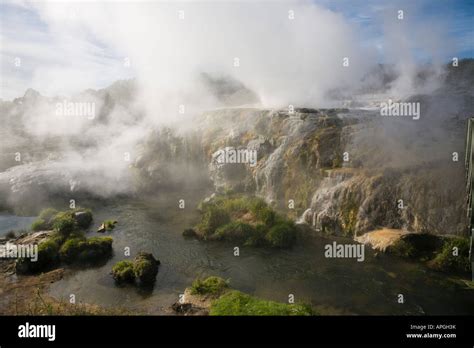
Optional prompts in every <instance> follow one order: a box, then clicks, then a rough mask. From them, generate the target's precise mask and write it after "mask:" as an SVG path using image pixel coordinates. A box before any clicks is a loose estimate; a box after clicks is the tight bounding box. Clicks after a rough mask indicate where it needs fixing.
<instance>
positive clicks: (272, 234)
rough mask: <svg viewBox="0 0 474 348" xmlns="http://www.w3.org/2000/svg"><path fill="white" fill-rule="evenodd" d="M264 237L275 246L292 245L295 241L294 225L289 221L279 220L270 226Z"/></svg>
mask: <svg viewBox="0 0 474 348" xmlns="http://www.w3.org/2000/svg"><path fill="white" fill-rule="evenodd" d="M265 238H266V239H267V241H268V243H269V244H270V245H272V246H274V247H277V248H284V247H287V246H288V245H293V244H294V243H295V241H296V226H295V224H294V223H293V222H290V221H283V222H280V223H278V224H276V225H275V226H273V227H272V228H270V230H269V231H268V233H267V235H266V236H265Z"/></svg>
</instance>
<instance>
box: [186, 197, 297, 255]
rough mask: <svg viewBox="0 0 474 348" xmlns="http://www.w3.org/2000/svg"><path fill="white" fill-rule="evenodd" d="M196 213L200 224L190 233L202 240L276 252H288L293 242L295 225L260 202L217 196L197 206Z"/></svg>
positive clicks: (254, 198)
mask: <svg viewBox="0 0 474 348" xmlns="http://www.w3.org/2000/svg"><path fill="white" fill-rule="evenodd" d="M200 209H201V211H202V218H201V222H200V223H199V224H198V225H197V226H196V227H195V229H194V230H195V232H196V234H197V235H198V237H200V238H202V239H207V240H226V241H233V242H242V243H244V244H245V245H253V246H265V245H266V246H272V247H277V248H288V247H291V246H292V245H293V244H294V243H295V242H296V226H295V224H294V223H293V222H292V221H291V220H288V219H287V218H285V217H284V216H281V215H279V214H277V213H276V212H275V211H274V210H273V209H272V208H271V207H270V206H269V205H268V204H267V203H266V202H265V201H264V200H263V199H261V198H258V197H248V196H240V195H237V196H219V197H215V198H214V199H213V200H212V201H210V202H206V203H201V204H200Z"/></svg>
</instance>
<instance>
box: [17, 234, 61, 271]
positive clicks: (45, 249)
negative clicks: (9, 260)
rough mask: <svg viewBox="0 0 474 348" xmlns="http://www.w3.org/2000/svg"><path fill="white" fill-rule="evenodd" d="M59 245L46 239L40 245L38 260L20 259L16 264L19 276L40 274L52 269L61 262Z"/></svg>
mask: <svg viewBox="0 0 474 348" xmlns="http://www.w3.org/2000/svg"><path fill="white" fill-rule="evenodd" d="M58 251H59V245H58V244H57V243H56V242H55V241H54V240H51V239H46V240H44V241H42V242H41V243H40V244H39V245H38V259H37V260H36V261H33V260H32V259H31V258H24V259H19V260H17V262H16V265H15V267H16V271H17V273H19V274H26V273H38V272H42V271H46V270H49V269H51V268H52V267H53V266H54V265H56V264H57V262H58V261H59V258H58Z"/></svg>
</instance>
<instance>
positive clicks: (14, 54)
mask: <svg viewBox="0 0 474 348" xmlns="http://www.w3.org/2000/svg"><path fill="white" fill-rule="evenodd" d="M120 3H121V5H120V6H122V7H126V5H123V4H124V3H126V1H121V2H120ZM150 3H152V2H150V1H148V2H147V1H145V2H143V3H140V4H139V5H136V6H137V7H143V8H145V7H147V6H150ZM195 3H196V2H193V4H195ZM213 3H215V4H217V3H222V2H217V1H216V2H209V1H208V2H207V3H206V4H207V5H206V6H208V7H207V8H211V9H212V4H213ZM234 3H235V2H234ZM237 3H238V2H237ZM299 3H302V2H284V1H283V2H282V1H280V2H279V8H280V9H282V11H286V8H288V9H289V10H290V9H293V8H298V6H296V5H295V4H298V5H299ZM313 3H314V4H316V5H317V6H318V8H319V10H318V12H317V13H316V12H315V14H314V15H315V16H316V17H314V18H318V19H319V20H321V22H322V23H326V22H325V21H326V20H328V22H327V23H326V24H325V27H327V31H326V32H324V33H321V31H322V30H323V29H324V28H323V29H321V28H322V27H317V26H315V27H314V28H313V27H311V28H308V31H307V34H308V37H305V38H304V40H301V42H304V45H303V44H302V43H294V44H293V43H291V44H288V45H289V46H291V47H294V48H295V50H296V51H299V52H305V51H306V46H307V45H308V42H310V40H311V39H314V40H315V42H317V45H319V47H323V46H321V45H327V46H324V47H327V48H325V49H326V50H331V49H332V47H331V42H326V41H331V40H324V38H319V37H318V36H319V34H320V33H321V36H324V37H329V38H334V45H335V46H336V48H334V50H336V51H337V50H338V49H339V51H341V52H343V51H344V49H343V47H342V46H341V47H339V46H337V45H338V44H340V45H343V44H344V45H348V46H349V45H352V44H354V45H355V46H357V49H354V48H352V47H351V50H352V51H350V52H355V51H357V52H358V55H357V56H358V57H360V59H363V58H364V54H363V52H364V51H367V57H368V58H367V59H368V60H369V59H370V60H372V59H374V61H375V62H379V63H393V64H396V63H397V62H399V61H401V60H404V58H405V56H406V55H410V56H412V57H413V59H414V61H415V62H418V63H419V62H433V61H438V62H441V61H442V62H444V63H446V62H448V61H450V60H451V59H452V57H458V58H465V57H474V1H470V0H407V1H383V0H318V1H313ZM77 4H78V5H77V8H78V9H79V10H77V11H76V10H75V9H74V6H75V5H74V3H72V5H71V2H69V3H68V5H67V6H66V5H65V4H64V3H63V2H60V1H59V2H51V1H50V2H45V1H35V2H28V1H9V0H6V1H2V2H1V4H0V59H1V61H0V68H1V70H0V78H1V81H0V87H1V89H0V98H1V99H6V100H11V99H13V98H15V97H19V96H22V95H23V94H24V93H25V91H26V89H28V88H33V89H36V90H38V91H40V92H41V93H42V94H43V95H47V96H53V95H68V94H72V93H77V92H79V91H81V90H84V89H87V88H94V89H98V88H104V87H106V86H108V85H110V84H111V83H113V82H114V81H116V80H119V79H128V78H132V77H136V76H137V75H141V76H146V75H147V74H150V73H154V72H155V70H153V71H150V70H147V69H144V68H139V69H138V70H137V65H136V64H128V62H129V61H130V59H131V56H132V54H131V53H130V49H131V48H132V49H133V50H135V51H137V50H138V51H141V52H144V51H145V50H147V43H148V42H149V41H150V40H152V38H153V34H150V36H148V33H147V34H146V35H143V36H140V37H138V36H132V35H131V33H132V34H133V32H134V31H136V32H138V33H141V32H140V28H141V27H140V26H141V25H144V24H143V23H147V25H148V26H153V25H155V23H154V19H153V16H152V15H151V14H150V16H147V11H142V12H140V11H138V10H137V11H135V9H132V10H129V12H130V13H129V15H130V18H131V19H130V21H128V20H127V18H128V17H127V15H128V13H127V10H125V11H117V13H115V12H113V11H110V12H109V10H110V9H112V7H113V6H114V3H113V1H108V2H105V4H106V5H104V6H103V7H102V6H95V5H94V4H92V3H91V2H77ZM102 4H104V2H102ZM198 4H199V2H198ZM262 4H263V7H261V8H260V9H259V11H260V10H262V8H263V9H264V6H265V4H271V2H262ZM107 6H108V7H107ZM170 6H171V5H168V4H165V5H164V7H165V8H167V7H170ZM246 6H248V2H244V1H242V2H241V6H240V7H241V9H239V10H238V11H235V12H236V16H235V18H234V19H233V21H231V23H234V24H235V23H238V20H241V21H242V23H244V24H243V25H244V26H245V25H247V24H246V20H247V18H246V14H245V7H246ZM268 6H270V5H268ZM176 8H179V5H178V7H176ZM399 10H403V11H404V21H405V22H404V23H407V25H403V26H401V25H400V24H399V23H397V22H396V21H394V18H395V16H396V15H397V13H398V11H399ZM249 11H251V10H249ZM210 12H212V10H211V11H207V12H206V11H201V13H202V14H204V15H209V18H206V20H207V21H208V22H212V21H214V20H215V21H216V23H217V22H218V21H219V20H217V19H215V18H214V17H213V15H212V14H210ZM124 13H125V17H124ZM229 13H230V14H231V15H232V13H233V12H232V11H229ZM259 13H260V12H259ZM283 13H284V12H283ZM273 14H276V15H279V12H278V11H277V10H275V11H273V10H272V11H268V16H271V15H273ZM265 15H266V12H265V11H264V10H262V11H261V16H265ZM140 16H142V17H143V23H141V22H142V21H141V17H140ZM239 16H240V17H239ZM285 16H286V13H285ZM318 16H319V17H318ZM303 17H304V20H306V21H307V22H302V23H311V20H310V18H309V17H308V16H307V15H306V14H305V13H301V11H300V12H296V15H295V21H298V20H299V19H300V18H303ZM236 18H237V19H236ZM267 20H268V21H269V22H268V23H270V24H269V25H270V26H271V22H270V21H271V19H264V18H262V23H267V22H266V21H267ZM249 21H250V20H249ZM223 23H224V24H225V22H223ZM333 23H334V25H333ZM336 24H337V26H336ZM221 25H222V24H221ZM252 25H255V21H254V22H249V23H248V27H249V28H253V29H254V30H255V31H259V30H261V28H260V27H259V26H254V27H252ZM305 25H306V24H305ZM216 28H218V27H213V26H212V24H210V25H209V28H207V27H206V28H204V29H203V31H202V32H203V33H206V30H214V31H215V30H219V29H216ZM304 28H305V27H304V25H301V26H300V28H299V30H301V31H299V32H298V35H299V36H291V35H289V36H288V37H287V39H288V38H289V40H292V39H295V38H296V39H295V40H296V41H298V40H299V37H300V36H302V35H303V36H304V35H305V34H306V33H305V31H304V30H305V29H304ZM340 28H342V29H340ZM158 29H161V30H164V31H166V27H163V26H162V27H160V24H159V23H158V24H157V29H156V30H155V31H153V30H152V31H150V32H151V33H155V32H157V33H158V34H156V35H157V36H160V34H159V31H158ZM234 29H235V31H236V32H240V31H241V28H239V27H235V28H234ZM339 29H340V31H339ZM245 30H246V29H245V28H244V30H243V32H244V33H247V34H246V35H247V37H248V38H249V39H251V36H253V34H252V31H245ZM289 30H292V29H289ZM318 30H319V31H318ZM295 32H296V31H295ZM333 32H334V33H333ZM299 33H304V34H299ZM352 34H354V37H352ZM212 35H214V34H211V35H210V36H212ZM259 35H260V33H259V32H257V33H256V37H263V38H264V41H267V40H265V36H263V34H262V36H259ZM265 35H266V34H265ZM282 35H283V36H282V37H286V36H285V35H286V34H285V33H282ZM231 36H232V35H231ZM235 37H236V40H239V38H241V36H239V35H237V34H236V35H235ZM122 38H123V40H122ZM199 40H200V38H196V42H198V43H199V45H202V46H207V45H209V47H210V48H211V49H212V48H214V49H215V47H216V46H212V45H213V43H212V42H206V40H203V41H199ZM219 40H220V38H219V37H217V36H216V40H215V42H216V45H217V43H219V42H220V41H219ZM272 40H278V37H277V38H275V37H271V39H269V40H268V41H270V43H268V45H269V46H268V49H269V50H272V49H274V48H276V47H277V43H278V42H277V41H275V42H274V41H272ZM318 40H319V41H318ZM122 41H123V42H122ZM137 41H140V43H138V42H137ZM142 42H143V43H142ZM243 42H245V40H244V41H243ZM394 42H396V44H394ZM239 43H240V42H239V41H236V45H237V46H238V45H239ZM139 44H140V45H139ZM160 45H161V44H160ZM160 45H154V44H153V42H151V43H150V46H149V47H150V48H149V49H150V50H152V51H153V50H155V51H156V50H160V47H163V51H164V52H170V53H169V56H167V57H166V58H167V59H169V60H170V61H172V60H176V61H177V63H176V64H180V63H181V55H185V54H187V53H188V51H183V52H180V51H179V44H177V43H173V42H171V43H169V42H167V41H166V40H165V41H164V45H163V46H160ZM196 45H197V44H196ZM242 45H243V44H242ZM266 45H267V42H263V43H262V48H267V46H266ZM305 45H306V46H305ZM315 45H316V43H315ZM175 47H177V48H176V52H174V50H175ZM225 47H226V49H228V50H229V49H232V46H230V45H229V47H230V48H229V47H227V46H225ZM247 48H248V49H249V50H250V48H252V49H253V50H254V51H255V53H252V52H246V54H247V56H249V57H251V58H252V59H253V62H255V68H254V70H253V71H252V73H250V72H248V73H247V74H246V73H245V71H244V72H243V73H242V75H241V76H242V78H244V79H247V80H248V82H249V84H251V85H254V86H255V88H260V89H261V90H268V89H269V88H270V89H271V88H272V86H271V85H272V84H273V81H272V80H271V78H269V76H270V75H272V73H273V74H274V73H275V72H278V71H279V69H278V65H277V64H275V65H274V66H272V65H271V64H270V67H271V68H274V69H275V71H274V72H271V71H270V70H269V71H266V72H264V73H262V74H263V75H262V76H261V77H260V76H259V72H258V69H260V70H265V69H266V68H267V66H266V64H261V61H260V60H259V58H258V57H254V56H256V55H258V54H260V55H263V54H265V51H264V50H262V51H259V50H258V48H259V45H258V44H256V45H255V46H252V43H250V44H249V45H248V47H247ZM127 50H128V51H127ZM308 50H309V49H308ZM348 52H349V49H348ZM361 52H362V54H361ZM312 54H313V52H309V53H308V59H305V57H303V56H301V55H292V56H290V55H288V56H286V55H285V54H282V55H283V58H282V59H286V62H287V61H288V59H294V62H293V63H294V65H298V64H299V61H300V60H301V61H302V63H301V64H302V67H303V68H301V69H304V67H308V68H307V69H308V71H307V73H308V74H310V73H318V74H323V73H324V72H323V71H322V70H324V68H322V69H320V70H317V69H316V70H313V68H310V67H311V66H312V65H314V64H313V63H312V62H311V59H310V58H313V56H312ZM142 55H145V56H146V54H142ZM217 55H218V54H217ZM252 56H253V57H252ZM354 56H355V54H354ZM291 57H293V58H291ZM374 57H375V58H374ZM137 59H140V57H138V58H137V56H136V55H135V59H133V60H132V61H134V62H135V61H137ZM195 59H196V60H197V62H194V63H193V64H194V65H193V67H197V66H200V62H201V61H202V62H203V64H204V63H210V62H213V60H212V59H214V58H211V57H210V55H204V54H202V55H198V56H197V57H196V58H195ZM216 59H217V58H216ZM276 59H277V58H276ZM150 61H152V57H144V58H143V62H144V63H145V65H146V63H150ZM188 63H189V62H186V64H188ZM213 63H214V62H213ZM320 63H321V62H318V64H320ZM322 63H324V64H327V63H326V61H324V60H322ZM305 64H306V65H305ZM403 64H404V65H407V64H405V63H403ZM410 64H412V63H410ZM142 65H143V64H142ZM188 65H189V64H188ZM269 69H270V68H269ZM160 72H161V73H162V72H163V71H160ZM284 73H285V72H284V71H283V72H282V74H284ZM291 73H294V71H291ZM250 75H251V76H250ZM288 76H291V75H290V72H288ZM256 79H261V80H262V81H264V83H262V84H259V83H257V82H255V80H256ZM304 82H306V81H302V82H301V83H302V86H303V87H305V88H306V89H308V88H310V86H309V85H305V83H304ZM268 86H271V87H268ZM161 87H162V86H161ZM283 88H284V87H281V88H280V90H275V94H278V93H280V92H281V90H283Z"/></svg>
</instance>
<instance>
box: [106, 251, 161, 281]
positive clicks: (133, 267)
mask: <svg viewBox="0 0 474 348" xmlns="http://www.w3.org/2000/svg"><path fill="white" fill-rule="evenodd" d="M159 265H160V261H159V260H157V259H155V258H154V257H153V255H152V254H150V253H145V252H140V253H138V255H137V256H135V258H134V259H133V262H132V261H129V260H123V261H119V262H117V263H116V264H115V265H114V266H113V267H112V277H113V278H114V280H115V281H116V282H117V283H118V284H123V283H135V282H136V283H137V285H139V286H145V287H147V286H150V285H153V283H154V282H155V280H156V275H157V274H158V266H159Z"/></svg>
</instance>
